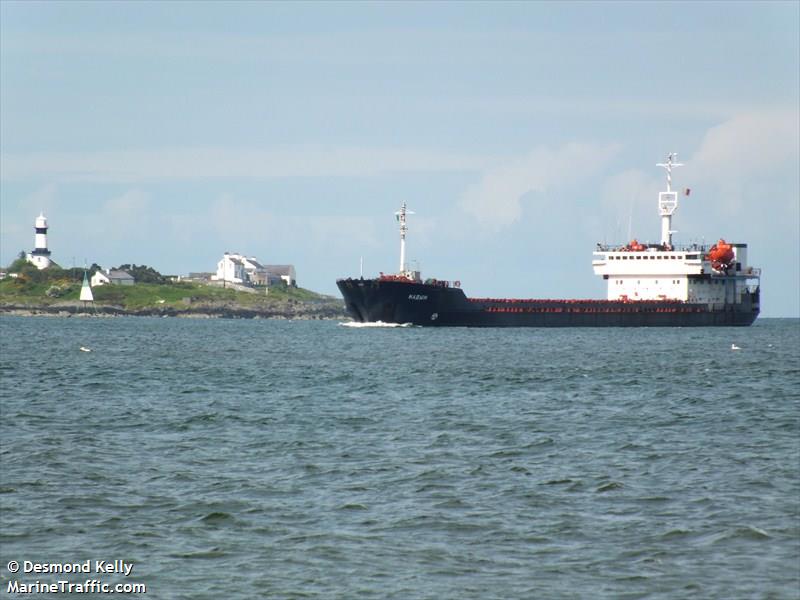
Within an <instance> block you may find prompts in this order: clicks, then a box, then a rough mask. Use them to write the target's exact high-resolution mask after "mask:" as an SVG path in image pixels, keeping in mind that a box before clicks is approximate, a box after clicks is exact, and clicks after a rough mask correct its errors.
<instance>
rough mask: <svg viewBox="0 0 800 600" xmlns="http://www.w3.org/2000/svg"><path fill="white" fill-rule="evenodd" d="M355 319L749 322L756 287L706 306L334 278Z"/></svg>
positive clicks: (525, 323)
mask: <svg viewBox="0 0 800 600" xmlns="http://www.w3.org/2000/svg"><path fill="white" fill-rule="evenodd" d="M336 284H337V286H338V287H339V290H340V291H341V293H342V296H343V297H344V301H345V306H346V308H347V312H348V313H349V314H350V316H352V317H353V319H354V320H355V321H358V322H377V321H382V322H384V323H412V324H414V325H424V326H434V327H443V326H444V327H446V326H450V327H710V326H747V325H752V324H753V321H755V320H756V317H757V316H758V313H759V292H758V290H757V291H756V292H755V293H752V294H747V295H746V297H745V298H744V302H742V303H740V304H733V305H720V306H715V307H709V306H708V305H707V304H691V303H686V302H679V301H639V302H622V301H614V300H499V299H475V298H467V297H466V295H465V294H464V292H463V291H462V290H461V289H459V288H453V287H447V286H443V285H441V284H428V283H415V282H408V281H397V280H382V279H340V280H338V281H337V282H336Z"/></svg>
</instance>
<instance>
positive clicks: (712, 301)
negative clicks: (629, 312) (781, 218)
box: [592, 154, 761, 306]
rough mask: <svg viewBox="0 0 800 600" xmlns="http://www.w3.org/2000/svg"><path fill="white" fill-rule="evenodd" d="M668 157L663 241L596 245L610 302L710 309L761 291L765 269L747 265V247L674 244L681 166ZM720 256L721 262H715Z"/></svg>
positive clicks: (598, 269) (662, 196) (660, 202)
mask: <svg viewBox="0 0 800 600" xmlns="http://www.w3.org/2000/svg"><path fill="white" fill-rule="evenodd" d="M673 158H674V155H673V154H671V155H669V157H668V159H667V162H666V163H661V164H659V165H658V166H660V167H664V168H665V169H666V170H667V190H666V191H665V192H660V193H659V195H658V209H659V215H660V216H661V242H660V243H659V244H641V243H639V242H638V241H637V240H633V241H632V242H630V243H629V244H627V245H625V246H620V247H611V246H603V245H602V244H598V245H597V250H596V251H595V252H594V260H593V261H592V266H593V268H594V272H595V274H597V275H601V276H602V277H603V279H605V280H606V281H607V282H608V299H609V300H622V301H637V300H680V301H682V302H692V303H704V304H709V305H710V306H716V305H726V304H734V303H737V302H740V301H741V297H742V295H743V294H746V293H748V292H750V291H753V290H754V289H755V288H757V287H758V282H759V278H760V276H761V270H760V269H756V268H753V267H751V266H750V265H749V264H748V263H747V244H729V243H727V242H725V240H722V239H721V240H720V241H719V242H717V244H715V245H713V246H711V247H706V246H701V245H697V244H695V245H691V246H683V247H679V246H673V244H672V234H673V233H675V232H674V231H673V229H672V215H673V214H674V213H675V210H676V209H677V207H678V193H677V192H676V191H674V190H673V189H672V169H673V168H674V167H679V166H682V165H681V164H680V163H674V162H673ZM715 257H720V258H715Z"/></svg>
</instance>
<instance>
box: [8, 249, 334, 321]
mask: <svg viewBox="0 0 800 600" xmlns="http://www.w3.org/2000/svg"><path fill="white" fill-rule="evenodd" d="M93 267H96V266H95V265H93ZM119 268H120V269H121V270H125V271H127V272H128V273H131V275H133V277H134V278H135V279H136V283H135V285H102V286H97V287H93V288H92V294H93V295H94V300H95V305H96V306H113V307H118V308H120V309H122V310H125V311H133V312H136V311H142V310H166V309H170V308H172V309H176V310H181V311H185V310H187V309H192V310H195V309H196V310H197V311H198V312H202V309H203V308H210V307H211V308H213V307H226V308H233V309H244V310H255V311H258V310H266V311H269V310H270V309H274V308H276V307H279V306H286V305H321V304H338V301H337V300H335V299H333V298H330V297H328V296H323V295H321V294H317V293H315V292H312V291H310V290H305V289H302V288H295V287H287V286H285V285H279V286H273V287H271V288H269V291H268V292H267V290H266V289H265V288H260V289H258V290H256V292H255V293H248V292H241V291H236V290H233V289H230V288H222V287H219V286H216V285H207V284H203V283H194V282H172V281H169V280H167V279H166V278H165V277H163V276H162V275H161V274H160V273H158V271H156V270H155V269H152V268H151V267H146V266H140V267H137V266H136V265H133V266H131V265H122V266H121V267H119ZM95 270H96V268H95ZM7 271H8V272H9V273H18V274H19V275H18V277H16V278H11V277H6V278H5V279H2V280H0V305H2V304H5V305H17V306H52V305H54V304H57V303H77V302H79V296H80V290H81V284H82V282H83V274H84V270H83V269H61V268H59V267H56V266H53V267H51V268H49V269H45V270H43V271H40V270H38V269H37V268H36V267H34V266H33V265H31V264H29V263H27V262H26V261H25V259H24V258H21V259H17V260H15V261H14V262H13V263H12V264H11V265H10V266H9V268H8V269H7ZM139 275H140V276H142V279H141V280H140V279H139V278H138V276H139ZM148 281H150V282H148Z"/></svg>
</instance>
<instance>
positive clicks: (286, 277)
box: [264, 265, 297, 286]
mask: <svg viewBox="0 0 800 600" xmlns="http://www.w3.org/2000/svg"><path fill="white" fill-rule="evenodd" d="M264 269H265V270H266V271H267V273H268V274H269V275H270V276H272V277H277V278H278V279H279V280H281V281H284V282H285V283H286V285H291V286H296V285H297V273H296V272H295V270H294V265H267V266H265V267H264Z"/></svg>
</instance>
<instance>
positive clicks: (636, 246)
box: [625, 240, 647, 252]
mask: <svg viewBox="0 0 800 600" xmlns="http://www.w3.org/2000/svg"><path fill="white" fill-rule="evenodd" d="M625 249H626V250H629V251H631V252H643V251H644V250H647V246H645V245H644V244H640V243H639V240H631V243H630V244H628V245H627V246H625Z"/></svg>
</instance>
